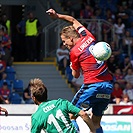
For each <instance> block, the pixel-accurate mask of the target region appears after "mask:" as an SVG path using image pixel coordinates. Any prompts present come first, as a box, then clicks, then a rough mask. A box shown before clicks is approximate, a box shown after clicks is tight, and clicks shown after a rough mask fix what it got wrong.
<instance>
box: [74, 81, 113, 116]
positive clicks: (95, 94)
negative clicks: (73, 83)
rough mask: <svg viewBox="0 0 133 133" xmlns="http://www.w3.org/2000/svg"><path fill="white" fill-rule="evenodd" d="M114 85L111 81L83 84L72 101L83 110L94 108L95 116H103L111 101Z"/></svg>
mask: <svg viewBox="0 0 133 133" xmlns="http://www.w3.org/2000/svg"><path fill="white" fill-rule="evenodd" d="M112 88H113V85H112V83H111V82H98V83H93V84H88V85H87V84H83V85H82V86H81V88H80V90H79V91H78V92H77V93H76V95H75V96H74V98H73V100H72V103H73V104H74V105H75V106H77V107H78V108H80V109H82V110H89V109H90V108H92V113H93V114H94V115H95V116H102V115H103V113H104V110H106V108H107V105H108V103H109V101H110V94H111V92H112Z"/></svg>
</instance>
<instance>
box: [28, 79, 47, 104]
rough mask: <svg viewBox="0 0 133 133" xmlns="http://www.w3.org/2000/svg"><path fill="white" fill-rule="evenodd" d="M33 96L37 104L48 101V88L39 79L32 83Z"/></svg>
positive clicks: (32, 80)
mask: <svg viewBox="0 0 133 133" xmlns="http://www.w3.org/2000/svg"><path fill="white" fill-rule="evenodd" d="M30 90H31V96H32V99H33V101H34V102H35V104H37V105H38V104H40V103H41V102H45V101H46V100H47V88H46V87H45V85H44V83H43V82H42V80H40V79H39V78H35V79H31V81H30Z"/></svg>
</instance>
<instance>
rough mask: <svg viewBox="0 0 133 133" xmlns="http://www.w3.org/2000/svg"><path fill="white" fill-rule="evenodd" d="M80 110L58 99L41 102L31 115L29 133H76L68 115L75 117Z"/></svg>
mask: <svg viewBox="0 0 133 133" xmlns="http://www.w3.org/2000/svg"><path fill="white" fill-rule="evenodd" d="M79 111H80V109H79V108H77V107H75V106H74V105H73V104H72V103H70V102H69V101H67V100H63V99H58V100H51V101H47V102H43V103H41V104H40V105H39V107H38V110H37V111H36V112H35V113H34V114H33V115H32V124H31V125H32V127H31V133H40V132H41V130H42V129H44V130H45V131H46V132H48V133H76V129H75V127H74V126H73V124H72V123H71V121H70V118H69V113H72V114H74V115H77V114H78V113H79Z"/></svg>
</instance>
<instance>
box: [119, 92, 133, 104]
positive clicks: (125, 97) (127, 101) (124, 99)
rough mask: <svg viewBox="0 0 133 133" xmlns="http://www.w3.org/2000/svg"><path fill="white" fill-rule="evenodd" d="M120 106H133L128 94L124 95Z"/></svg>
mask: <svg viewBox="0 0 133 133" xmlns="http://www.w3.org/2000/svg"><path fill="white" fill-rule="evenodd" d="M119 104H120V105H132V102H131V101H130V100H129V97H128V95H127V94H124V95H123V96H122V100H121V101H120V103H119Z"/></svg>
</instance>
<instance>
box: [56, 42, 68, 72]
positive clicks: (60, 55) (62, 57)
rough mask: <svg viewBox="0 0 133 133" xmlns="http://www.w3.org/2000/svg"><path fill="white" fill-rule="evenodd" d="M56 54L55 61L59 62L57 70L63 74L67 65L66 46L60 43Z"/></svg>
mask: <svg viewBox="0 0 133 133" xmlns="http://www.w3.org/2000/svg"><path fill="white" fill-rule="evenodd" d="M56 56H57V62H58V64H59V70H61V71H62V74H65V70H66V67H67V66H68V65H69V63H70V61H69V51H68V50H67V49H66V47H65V46H64V45H63V43H61V44H60V48H58V49H57V51H56Z"/></svg>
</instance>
